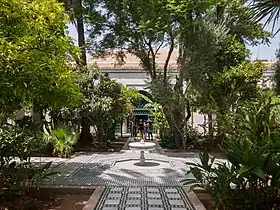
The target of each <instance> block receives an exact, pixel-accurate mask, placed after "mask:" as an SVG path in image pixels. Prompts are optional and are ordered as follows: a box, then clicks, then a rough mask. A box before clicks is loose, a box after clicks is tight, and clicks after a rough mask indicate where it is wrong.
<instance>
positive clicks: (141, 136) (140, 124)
mask: <svg viewBox="0 0 280 210" xmlns="http://www.w3.org/2000/svg"><path fill="white" fill-rule="evenodd" d="M138 128H139V131H140V138H141V139H143V138H144V123H143V120H142V119H140V120H139V124H138Z"/></svg>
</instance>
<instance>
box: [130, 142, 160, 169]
mask: <svg viewBox="0 0 280 210" xmlns="http://www.w3.org/2000/svg"><path fill="white" fill-rule="evenodd" d="M128 146H129V148H130V149H131V150H138V151H140V163H139V165H140V166H143V165H145V155H144V154H145V151H150V150H153V149H154V148H155V147H156V144H155V143H153V142H145V141H144V139H141V140H140V142H131V143H129V144H128Z"/></svg>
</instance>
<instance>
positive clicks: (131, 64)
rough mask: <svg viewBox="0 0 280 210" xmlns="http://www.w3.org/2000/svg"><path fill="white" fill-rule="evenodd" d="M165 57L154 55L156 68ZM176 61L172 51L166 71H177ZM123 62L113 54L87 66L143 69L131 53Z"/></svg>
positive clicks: (176, 54)
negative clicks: (94, 64) (95, 64)
mask: <svg viewBox="0 0 280 210" xmlns="http://www.w3.org/2000/svg"><path fill="white" fill-rule="evenodd" d="M167 55H168V51H167V50H161V51H159V52H158V53H157V54H156V64H157V68H163V66H164V64H165V60H166V58H167ZM177 59H178V51H173V53H172V54H171V58H170V61H169V65H168V69H177ZM123 61H124V62H119V61H118V60H117V56H116V52H115V53H111V54H108V55H107V56H103V57H99V58H95V57H90V58H89V59H88V64H93V63H97V65H98V66H99V68H100V69H115V70H117V69H138V70H140V69H143V67H142V66H141V65H140V59H139V58H138V57H136V56H135V55H133V54H131V53H127V52H126V53H125V56H124V60H123ZM254 61H258V60H253V61H252V62H254ZM261 61H262V62H263V64H265V65H267V66H268V68H270V67H271V65H272V64H273V63H275V62H274V61H267V60H261Z"/></svg>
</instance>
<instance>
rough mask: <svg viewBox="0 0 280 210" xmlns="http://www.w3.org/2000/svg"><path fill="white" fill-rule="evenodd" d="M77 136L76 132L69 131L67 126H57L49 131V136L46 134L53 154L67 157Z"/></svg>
mask: <svg viewBox="0 0 280 210" xmlns="http://www.w3.org/2000/svg"><path fill="white" fill-rule="evenodd" d="M78 137H79V135H78V134H73V133H71V131H70V130H68V129H67V128H57V129H55V130H53V131H52V132H51V135H50V136H46V138H47V139H48V141H50V142H52V144H53V147H54V150H53V154H54V155H57V156H59V157H67V156H69V155H70V154H71V153H72V152H73V146H74V145H75V143H76V142H77V140H78Z"/></svg>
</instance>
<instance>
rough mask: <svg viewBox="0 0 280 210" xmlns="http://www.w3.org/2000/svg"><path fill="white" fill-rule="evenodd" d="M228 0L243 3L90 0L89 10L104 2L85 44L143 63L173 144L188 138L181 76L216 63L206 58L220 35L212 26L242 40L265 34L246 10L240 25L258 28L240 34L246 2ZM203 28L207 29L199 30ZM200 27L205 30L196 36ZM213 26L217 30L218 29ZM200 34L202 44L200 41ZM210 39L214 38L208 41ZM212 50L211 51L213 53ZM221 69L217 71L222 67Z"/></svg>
mask: <svg viewBox="0 0 280 210" xmlns="http://www.w3.org/2000/svg"><path fill="white" fill-rule="evenodd" d="M91 2H93V3H92V4H91ZM233 2H237V3H238V2H242V4H241V3H240V4H237V3H235V4H233V3H232V4H230V5H228V4H224V1H218V2H213V1H187V0H181V1H167V0H155V1H145V2H143V1H139V0H134V1H125V0H118V1H112V0H106V1H103V2H102V4H100V5H99V7H96V5H95V4H96V1H89V5H95V6H89V7H91V8H92V9H93V13H94V14H95V13H96V12H97V10H99V9H100V7H102V8H103V10H102V11H101V12H100V13H101V16H102V17H103V18H101V19H100V21H99V22H98V23H92V24H89V29H90V32H89V36H90V38H91V39H90V44H91V45H90V50H91V51H92V52H93V53H94V54H97V53H99V54H101V55H104V54H106V53H108V52H110V51H111V50H117V51H118V52H119V54H118V55H119V56H120V57H123V59H121V60H125V57H124V55H125V54H124V53H123V52H124V51H126V52H129V53H132V54H134V55H135V56H137V57H138V58H139V59H140V61H141V64H142V67H143V69H144V70H145V71H146V72H147V74H149V75H150V77H151V80H152V86H151V87H152V93H153V94H154V95H157V96H159V97H157V98H158V101H157V102H158V103H160V104H161V105H162V106H163V110H164V113H165V115H166V118H167V121H168V123H169V126H170V129H171V130H172V133H173V135H174V136H176V137H177V141H176V142H177V147H180V146H183V147H185V146H186V143H188V140H187V139H186V138H185V137H186V136H187V135H186V134H185V131H186V130H187V129H186V128H187V121H188V119H189V118H190V101H189V100H188V98H187V97H186V96H187V94H186V92H187V91H188V90H187V89H186V86H184V82H186V83H188V84H189V83H191V82H195V80H196V79H197V78H199V76H201V75H203V76H205V75H206V74H205V71H211V70H212V69H215V70H217V64H216V63H215V65H216V66H215V67H213V65H214V64H210V63H213V62H212V61H214V60H215V59H213V56H215V53H216V49H215V48H216V47H215V46H216V43H217V40H218V39H219V36H215V35H213V34H212V30H211V29H213V28H214V29H216V28H219V29H221V33H219V34H223V37H226V35H229V34H231V33H232V34H233V33H234V34H235V35H234V36H236V37H237V38H239V39H240V41H241V39H242V41H243V43H244V44H245V41H246V40H248V41H249V42H252V43H256V42H257V41H259V40H262V39H266V38H267V33H266V32H263V30H262V28H261V25H260V24H258V23H257V22H254V21H248V20H246V16H245V15H243V16H242V21H243V26H244V27H243V29H244V30H246V29H247V28H249V26H250V30H251V29H254V30H257V31H256V32H254V33H253V32H251V31H250V30H246V33H247V34H244V33H243V34H241V32H242V31H237V30H236V29H237V26H236V25H238V24H239V22H240V19H238V18H237V16H238V15H241V14H242V13H243V12H244V9H243V8H244V7H245V6H244V5H245V2H244V1H233ZM240 5H241V6H240ZM94 8H95V9H94ZM242 9H243V10H242ZM247 9H248V7H247ZM214 14H215V15H214ZM233 14H234V15H233ZM213 17H214V18H213ZM226 17H230V18H226ZM222 19H224V21H222ZM245 21H246V22H245ZM222 22H224V23H225V24H224V25H225V27H226V28H228V29H229V31H228V32H226V31H225V30H223V27H220V26H219V25H223V24H222ZM240 24H241V23H240ZM240 24H239V26H238V27H240ZM209 26H212V27H211V28H209ZM235 26H236V27H235ZM234 29H235V30H234ZM205 30H206V31H207V32H205V33H204V31H205ZM200 32H203V33H202V34H203V35H205V34H206V36H201V35H200ZM213 32H214V33H216V32H217V30H214V31H213ZM100 34H101V35H102V36H101V41H100ZM196 38H198V39H197V40H196ZM208 38H209V39H208ZM214 39H215V40H214ZM194 40H196V41H194ZM201 40H202V41H203V43H204V44H205V43H206V45H202V44H200V42H199V41H201ZM213 40H214V41H215V43H214V44H212V43H211V42H212V41H213ZM193 43H196V44H193ZM195 45H198V46H199V47H200V49H197V46H195ZM205 46H206V47H205ZM208 46H209V47H208ZM204 48H205V49H204ZM161 49H167V51H168V53H167V56H166V58H165V63H164V65H163V66H158V63H157V61H156V56H157V53H158V51H159V50H161ZM175 49H176V50H178V51H179V56H178V76H177V82H176V85H175V86H174V85H173V86H172V85H171V84H170V82H169V81H168V70H169V61H170V57H171V55H172V54H173V53H174V50H175ZM211 50H215V52H214V53H212V52H211ZM202 51H203V56H202V54H201V53H202ZM210 54H211V56H210ZM202 57H205V59H202ZM193 64H194V65H193ZM204 67H206V69H204ZM191 69H192V70H193V71H192V70H191ZM220 70H221V71H222V68H221V69H220ZM193 73H195V74H193ZM190 75H192V76H190ZM153 83H154V84H153ZM163 90H165V91H163ZM167 92H168V94H166V93H167ZM167 95H168V96H170V98H169V99H170V100H167V98H166V96H167ZM166 100H167V101H168V103H167V101H166ZM171 101H172V102H171ZM171 107H172V108H171ZM173 111H174V112H173ZM186 111H187V114H186ZM179 112H180V113H179ZM172 118H173V119H176V120H175V121H174V120H172ZM174 123H175V124H174ZM182 144H183V145H182Z"/></svg>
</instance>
